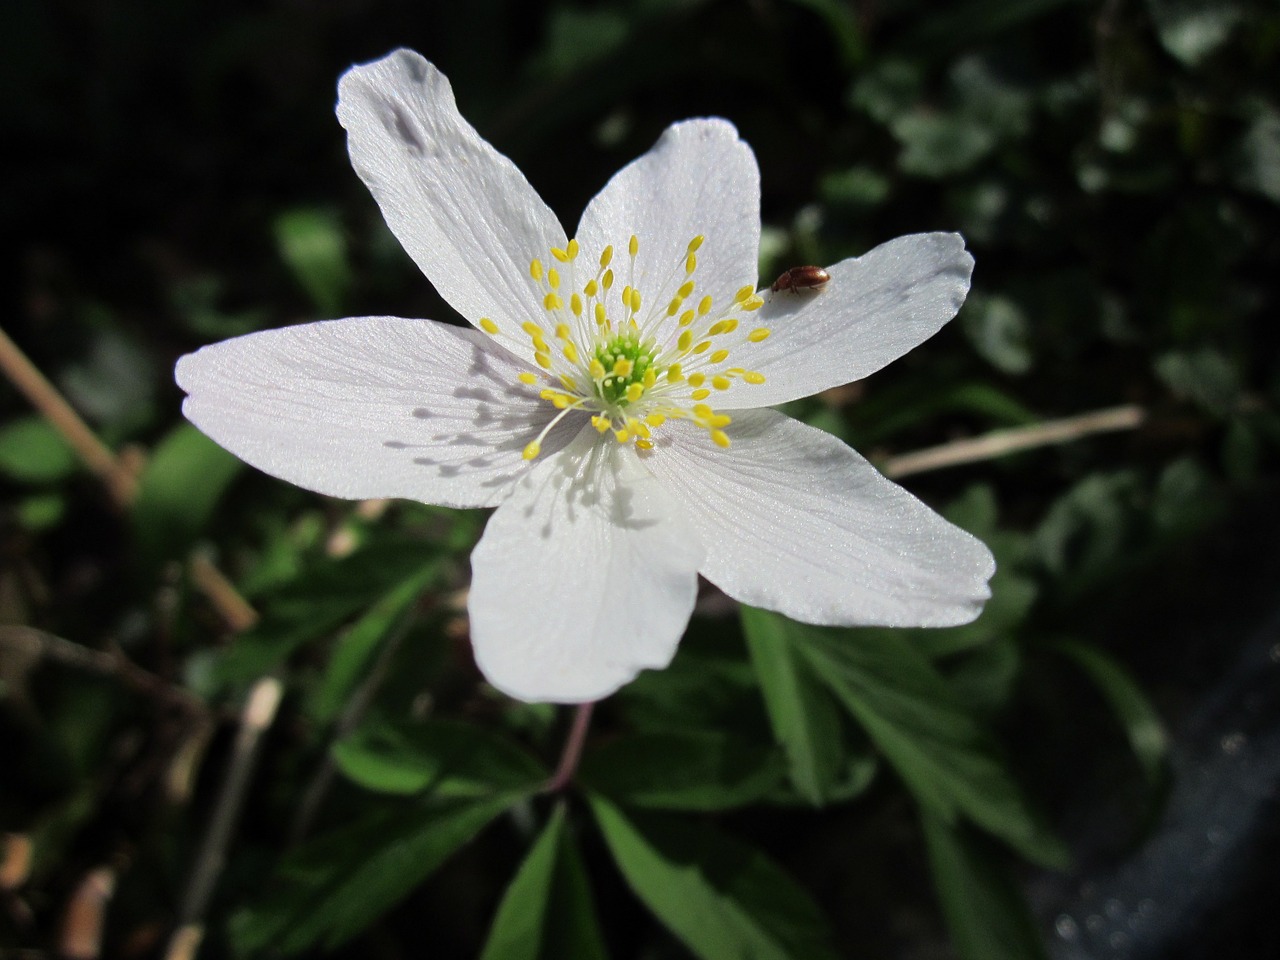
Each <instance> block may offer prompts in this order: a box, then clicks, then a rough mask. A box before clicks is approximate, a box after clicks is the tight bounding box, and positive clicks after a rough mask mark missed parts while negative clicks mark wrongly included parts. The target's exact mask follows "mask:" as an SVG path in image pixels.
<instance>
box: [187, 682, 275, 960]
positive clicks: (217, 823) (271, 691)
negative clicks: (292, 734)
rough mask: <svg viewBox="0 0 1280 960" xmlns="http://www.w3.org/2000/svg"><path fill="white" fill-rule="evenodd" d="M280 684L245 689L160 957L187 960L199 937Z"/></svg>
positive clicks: (191, 956) (198, 942) (193, 953)
mask: <svg viewBox="0 0 1280 960" xmlns="http://www.w3.org/2000/svg"><path fill="white" fill-rule="evenodd" d="M283 693H284V687H283V685H282V684H281V683H280V681H279V680H278V679H276V678H275V677H263V678H261V679H260V680H258V682H257V683H255V684H254V685H253V689H252V690H250V691H249V698H248V700H246V701H245V706H244V710H243V712H242V713H241V715H240V733H239V735H238V736H237V737H236V742H235V746H234V748H233V749H232V753H231V764H230V766H229V767H228V768H227V776H226V779H225V780H224V781H223V783H222V790H221V792H220V793H219V794H218V802H217V805H216V806H215V807H214V810H213V819H212V820H211V821H210V823H209V830H208V832H207V833H206V834H205V837H204V843H203V844H202V845H201V847H200V854H199V856H198V857H197V858H196V863H195V867H194V868H193V869H192V871H191V879H190V881H189V882H188V884H187V891H186V894H185V896H184V897H183V899H182V909H181V911H180V912H179V914H178V928H177V929H176V930H175V931H174V933H173V936H172V937H171V938H170V939H169V946H168V948H167V949H166V951H165V960H192V958H193V957H194V956H195V955H196V951H197V950H199V949H200V942H201V940H203V938H204V913H205V910H206V908H207V907H208V906H209V900H210V898H211V897H212V895H213V889H214V885H215V884H216V883H217V880H218V876H219V875H220V874H221V873H222V865H223V863H224V862H225V861H226V855H227V845H228V844H229V843H230V841H231V836H232V833H233V832H234V831H235V826H236V823H237V821H238V820H239V819H240V809H241V807H242V806H243V805H244V798H245V793H246V791H247V790H248V788H249V780H250V776H251V774H252V773H253V768H254V765H255V763H256V762H257V759H258V749H259V747H260V746H261V743H262V735H263V734H264V733H265V732H266V731H267V728H268V727H270V726H271V724H272V722H273V721H274V720H275V716H276V710H277V709H278V708H279V706H280V698H281V696H282V695H283Z"/></svg>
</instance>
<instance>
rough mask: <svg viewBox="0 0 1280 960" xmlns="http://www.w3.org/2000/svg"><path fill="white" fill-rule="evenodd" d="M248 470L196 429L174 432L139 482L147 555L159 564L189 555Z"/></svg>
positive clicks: (138, 524)
mask: <svg viewBox="0 0 1280 960" xmlns="http://www.w3.org/2000/svg"><path fill="white" fill-rule="evenodd" d="M244 468H245V464H244V461H242V460H240V459H239V458H237V457H235V456H233V455H232V454H230V453H228V452H227V451H226V450H223V449H222V448H221V447H220V446H218V445H217V444H216V443H214V442H213V441H212V440H210V439H209V438H208V437H206V436H205V435H204V434H203V433H201V432H200V431H199V430H197V429H196V428H195V427H193V426H191V425H190V424H183V425H181V426H179V427H176V428H174V429H173V430H172V431H171V432H170V433H169V434H168V435H167V436H166V437H165V438H164V439H163V440H162V441H161V442H160V444H159V445H158V446H157V447H156V448H155V450H154V451H153V452H152V454H151V457H150V459H149V460H148V461H147V466H146V469H145V470H143V471H142V476H141V477H140V478H139V479H138V498H137V500H136V501H135V502H134V505H133V515H132V519H133V527H134V531H135V535H136V537H137V540H138V545H139V547H140V548H141V550H142V552H143V554H144V555H145V556H146V557H147V558H148V559H149V560H150V561H151V562H158V561H161V560H165V559H168V558H171V557H174V556H178V555H180V554H182V553H183V552H185V550H186V549H187V548H188V547H189V546H190V545H191V542H192V541H193V540H194V539H195V538H196V537H197V536H199V535H200V534H201V533H202V532H203V531H204V529H205V527H206V526H207V525H208V523H209V521H210V519H211V518H212V517H213V511H214V508H215V507H216V506H217V505H218V501H219V499H221V497H222V494H223V493H224V492H226V489H227V487H228V486H229V485H230V484H231V481H232V480H234V479H235V478H236V476H238V475H239V473H240V471H242V470H243V469H244Z"/></svg>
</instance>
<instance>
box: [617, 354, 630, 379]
mask: <svg viewBox="0 0 1280 960" xmlns="http://www.w3.org/2000/svg"><path fill="white" fill-rule="evenodd" d="M632 366H633V364H632V363H631V361H630V360H628V359H627V358H626V357H619V358H618V359H617V360H615V361H613V375H614V376H615V377H629V376H631V368H632Z"/></svg>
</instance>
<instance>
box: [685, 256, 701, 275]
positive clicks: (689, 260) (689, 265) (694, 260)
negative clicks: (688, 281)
mask: <svg viewBox="0 0 1280 960" xmlns="http://www.w3.org/2000/svg"><path fill="white" fill-rule="evenodd" d="M697 269H698V255H697V254H696V253H691V254H689V255H688V256H687V257H685V258H684V272H685V274H686V275H688V274H691V273H693V271H695V270H697Z"/></svg>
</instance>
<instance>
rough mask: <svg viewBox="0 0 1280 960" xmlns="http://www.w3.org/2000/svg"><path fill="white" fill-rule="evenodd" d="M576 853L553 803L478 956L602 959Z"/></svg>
mask: <svg viewBox="0 0 1280 960" xmlns="http://www.w3.org/2000/svg"><path fill="white" fill-rule="evenodd" d="M605 956H606V954H605V949H604V938H603V936H602V935H601V933H600V926H599V923H598V921H597V920H596V914H595V905H594V904H593V903H592V899H591V891H590V888H589V887H588V886H587V883H586V874H585V871H584V870H583V867H582V862H581V858H580V857H579V856H578V853H577V851H576V849H574V846H573V841H572V840H571V839H570V837H569V835H568V832H567V831H566V829H565V811H564V807H563V806H559V807H557V808H556V810H555V812H554V813H553V814H552V816H551V820H550V821H549V822H548V823H547V826H546V828H545V829H544V830H543V831H542V834H541V836H539V838H538V841H537V843H535V844H534V846H533V848H532V849H531V850H530V851H529V855H528V856H527V857H526V858H525V861H524V863H523V864H521V866H520V869H519V871H518V872H517V873H516V875H515V878H514V879H513V880H512V881H511V885H510V886H509V887H508V888H507V892H506V894H505V895H504V896H503V898H502V903H501V904H499V906H498V912H497V915H496V916H495V917H494V920H493V925H492V927H491V928H490V930H489V938H488V940H487V941H486V943H485V947H484V952H483V953H482V954H481V960H540V958H541V960H559V958H561V957H572V958H573V960H604V958H605Z"/></svg>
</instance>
